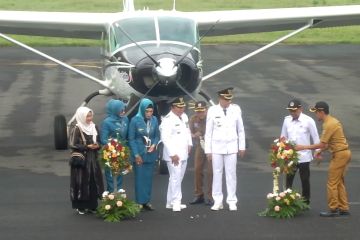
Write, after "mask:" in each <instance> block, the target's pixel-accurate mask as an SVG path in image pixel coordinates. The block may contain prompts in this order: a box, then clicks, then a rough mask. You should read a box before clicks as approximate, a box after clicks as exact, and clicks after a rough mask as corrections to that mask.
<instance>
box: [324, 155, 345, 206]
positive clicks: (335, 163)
mask: <svg viewBox="0 0 360 240" xmlns="http://www.w3.org/2000/svg"><path fill="white" fill-rule="evenodd" d="M350 159H351V151H350V150H344V151H340V152H335V153H333V155H332V158H331V161H330V165H329V171H328V181H327V200H328V206H329V208H330V209H331V210H335V209H337V208H338V209H340V210H344V211H347V210H349V202H348V197H347V192H346V188H345V182H344V177H345V173H346V167H347V165H348V164H349V162H350Z"/></svg>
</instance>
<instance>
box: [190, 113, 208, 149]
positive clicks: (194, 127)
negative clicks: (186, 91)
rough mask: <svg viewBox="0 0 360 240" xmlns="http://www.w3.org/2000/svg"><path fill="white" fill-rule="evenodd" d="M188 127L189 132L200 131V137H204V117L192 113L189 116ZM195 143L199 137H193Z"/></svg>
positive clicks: (198, 140)
mask: <svg viewBox="0 0 360 240" xmlns="http://www.w3.org/2000/svg"><path fill="white" fill-rule="evenodd" d="M189 127H190V131H191V134H195V133H196V132H200V133H201V137H204V135H205V128H206V117H205V118H204V119H200V118H199V116H197V115H196V114H194V115H193V116H191V118H190V122H189ZM194 140H195V141H196V143H197V144H199V142H200V138H198V137H196V138H194Z"/></svg>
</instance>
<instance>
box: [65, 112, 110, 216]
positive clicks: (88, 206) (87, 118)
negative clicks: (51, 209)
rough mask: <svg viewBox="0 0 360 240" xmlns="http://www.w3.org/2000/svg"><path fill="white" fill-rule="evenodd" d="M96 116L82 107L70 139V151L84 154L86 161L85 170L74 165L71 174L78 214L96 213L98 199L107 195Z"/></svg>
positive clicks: (71, 196)
mask: <svg viewBox="0 0 360 240" xmlns="http://www.w3.org/2000/svg"><path fill="white" fill-rule="evenodd" d="M93 115H94V114H93V111H92V110H91V109H90V108H87V107H79V108H78V109H77V110H76V113H75V119H76V122H77V123H76V126H75V129H74V132H73V135H72V136H71V139H70V148H71V149H72V150H73V151H77V152H81V153H84V155H85V162H86V163H85V166H84V167H82V168H77V167H73V166H71V172H70V198H71V201H72V208H74V209H76V210H77V212H78V213H79V214H84V213H85V212H86V211H89V212H94V211H96V208H97V206H98V199H100V198H101V195H102V193H103V192H104V183H103V177H102V173H101V168H100V164H99V162H98V161H97V152H98V150H99V144H98V142H99V137H98V131H97V129H96V126H95V124H94V123H93V121H92V120H93ZM83 138H84V139H85V141H84V140H83Z"/></svg>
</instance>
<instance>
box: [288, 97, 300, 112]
mask: <svg viewBox="0 0 360 240" xmlns="http://www.w3.org/2000/svg"><path fill="white" fill-rule="evenodd" d="M298 108H301V102H300V100H299V99H292V100H291V101H290V102H289V103H288V105H287V107H286V109H287V110H296V109H298Z"/></svg>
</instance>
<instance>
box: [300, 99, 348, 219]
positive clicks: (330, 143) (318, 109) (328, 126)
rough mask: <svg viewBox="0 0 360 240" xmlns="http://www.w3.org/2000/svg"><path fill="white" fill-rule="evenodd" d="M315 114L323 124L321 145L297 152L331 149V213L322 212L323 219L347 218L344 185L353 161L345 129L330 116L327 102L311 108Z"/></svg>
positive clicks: (329, 176) (305, 147)
mask: <svg viewBox="0 0 360 240" xmlns="http://www.w3.org/2000/svg"><path fill="white" fill-rule="evenodd" d="M310 111H311V112H315V115H316V118H317V119H318V120H319V121H322V122H323V125H322V128H323V130H322V134H321V137H320V143H319V144H313V145H297V146H296V149H297V150H304V149H318V148H319V149H321V151H323V150H325V149H329V151H330V152H331V153H332V157H331V161H330V165H329V170H328V181H327V199H328V206H329V211H327V212H320V216H322V217H336V216H347V215H350V213H349V202H348V198H347V192H346V188H345V183H344V177H345V172H346V168H347V165H348V164H349V162H350V159H351V151H350V149H349V145H348V143H347V140H346V138H345V135H344V131H343V127H342V125H341V123H340V122H339V120H337V119H336V118H334V117H333V116H331V115H329V105H328V104H327V103H326V102H317V103H316V104H315V106H314V107H312V108H310Z"/></svg>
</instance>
